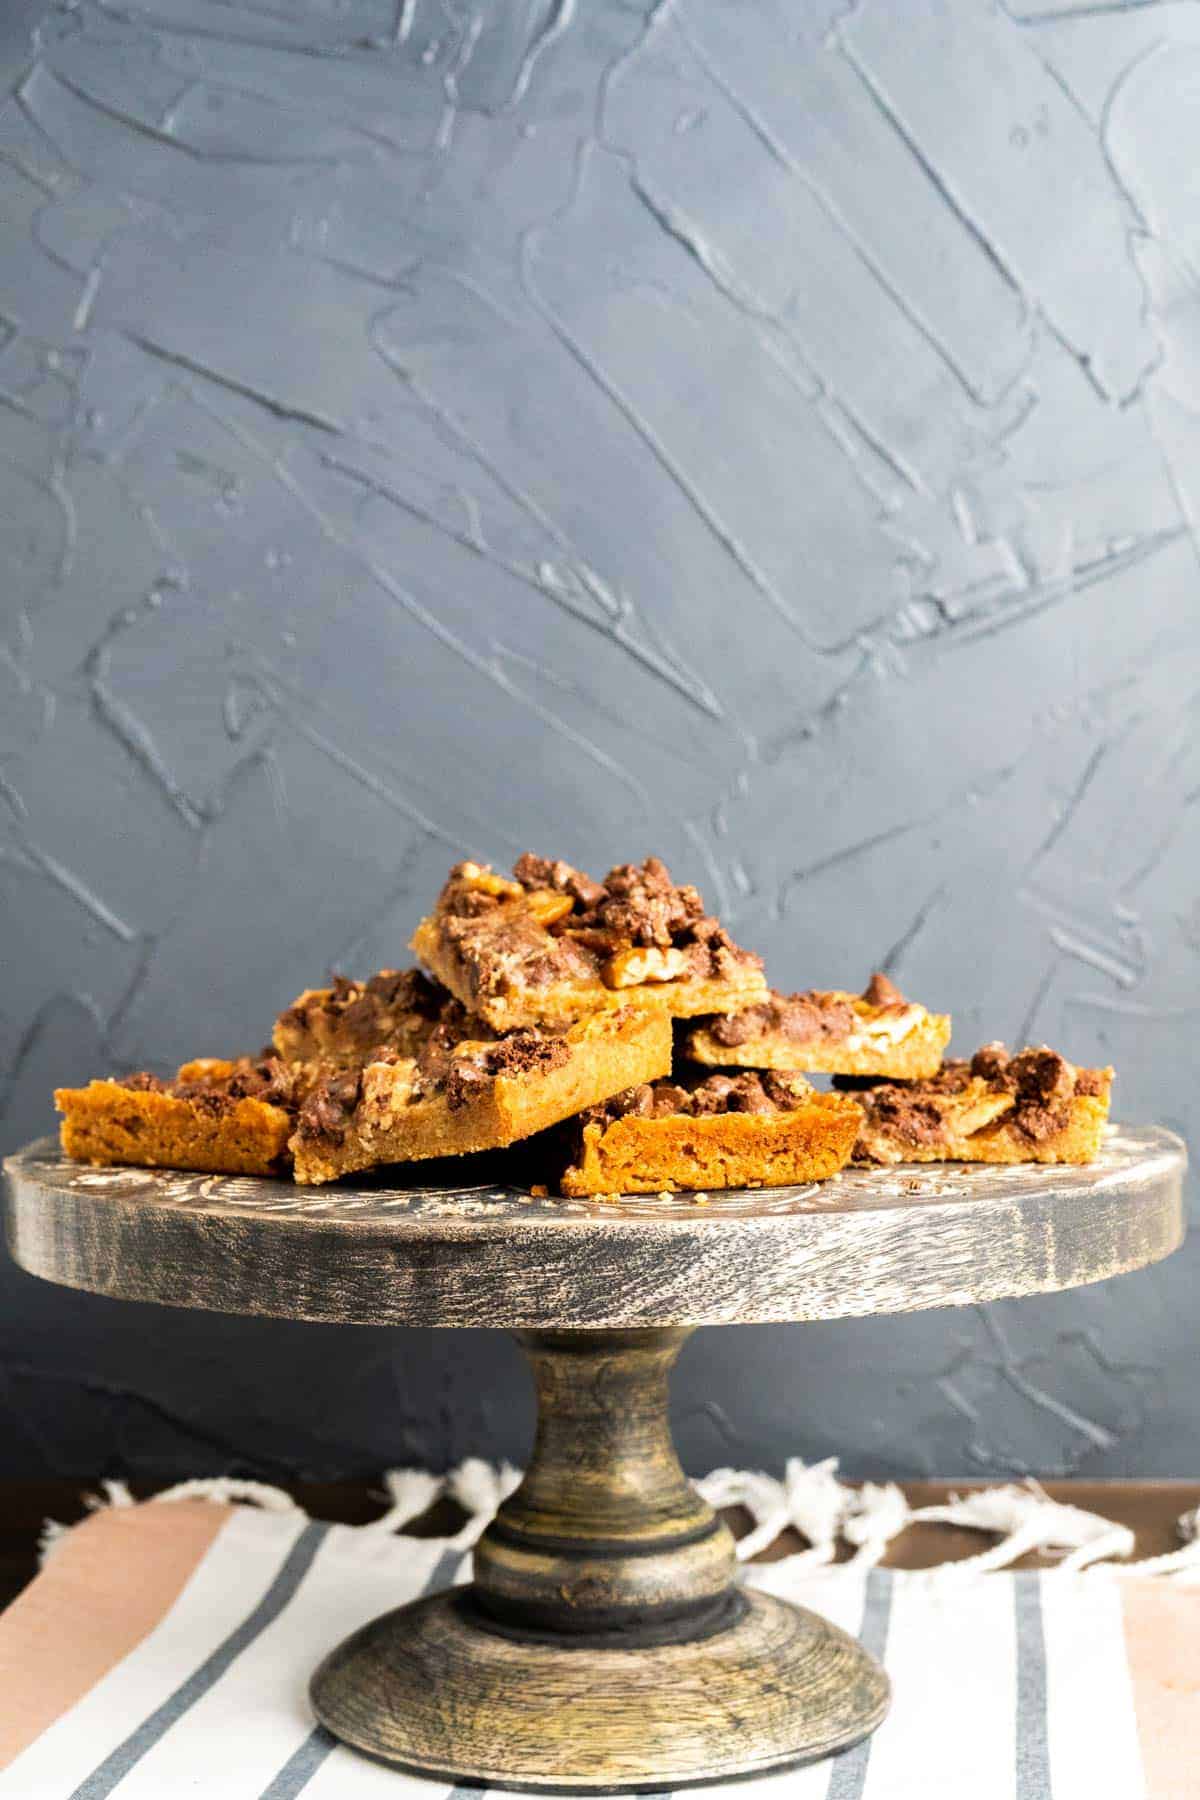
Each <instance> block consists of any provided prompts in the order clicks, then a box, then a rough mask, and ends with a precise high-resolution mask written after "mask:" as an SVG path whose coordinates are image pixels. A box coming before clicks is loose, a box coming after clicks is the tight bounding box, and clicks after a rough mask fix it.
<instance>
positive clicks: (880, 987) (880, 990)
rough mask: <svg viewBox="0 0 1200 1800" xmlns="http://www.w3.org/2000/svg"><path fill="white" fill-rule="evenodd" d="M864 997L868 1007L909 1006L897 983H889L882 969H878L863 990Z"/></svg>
mask: <svg viewBox="0 0 1200 1800" xmlns="http://www.w3.org/2000/svg"><path fill="white" fill-rule="evenodd" d="M862 997H863V999H864V1000H865V1001H866V1002H867V1004H868V1006H906V1005H907V1004H908V1003H907V1001H906V1000H905V998H904V995H903V994H902V993H901V992H900V989H899V988H898V987H897V986H896V984H895V982H894V981H889V980H888V978H887V976H886V975H885V974H883V972H882V970H880V969H876V971H875V973H874V974H873V975H872V977H871V979H870V981H868V983H867V985H866V987H865V988H864V989H863V994H862Z"/></svg>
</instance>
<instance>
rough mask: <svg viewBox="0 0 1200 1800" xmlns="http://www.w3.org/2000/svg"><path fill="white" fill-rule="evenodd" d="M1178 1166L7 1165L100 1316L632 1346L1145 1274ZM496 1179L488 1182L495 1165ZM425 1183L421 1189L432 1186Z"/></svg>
mask: <svg viewBox="0 0 1200 1800" xmlns="http://www.w3.org/2000/svg"><path fill="white" fill-rule="evenodd" d="M1185 1165H1186V1152H1185V1150H1184V1146H1183V1144H1182V1142H1181V1141H1180V1139H1179V1138H1177V1137H1176V1136H1174V1135H1173V1133H1171V1132H1169V1131H1165V1130H1162V1129H1160V1128H1158V1127H1142V1128H1138V1129H1133V1130H1123V1129H1118V1128H1115V1127H1114V1128H1113V1129H1111V1130H1110V1132H1109V1135H1108V1138H1107V1141H1106V1143H1105V1146H1104V1149H1103V1150H1102V1152H1101V1155H1100V1157H1099V1158H1098V1160H1097V1161H1096V1162H1095V1163H1093V1164H1091V1165H1090V1166H1088V1167H1086V1168H1059V1167H1044V1166H1039V1165H1036V1164H1021V1165H1019V1166H1016V1167H1007V1168H1006V1167H985V1166H978V1165H977V1166H968V1165H965V1164H961V1163H953V1164H940V1165H939V1164H933V1165H930V1164H926V1165H920V1166H918V1165H911V1164H910V1165H905V1166H903V1167H899V1168H891V1169H871V1170H868V1169H848V1170H846V1171H844V1172H843V1173H842V1174H841V1175H837V1176H834V1177H833V1178H832V1179H831V1180H829V1181H824V1182H820V1183H815V1184H810V1185H808V1186H805V1187H792V1188H760V1189H745V1190H738V1191H734V1192H724V1193H716V1192H714V1193H713V1194H711V1195H709V1196H706V1197H702V1198H701V1197H697V1196H693V1195H690V1194H677V1195H663V1196H661V1197H659V1196H650V1197H645V1196H642V1197H637V1198H633V1197H630V1198H627V1199H622V1200H620V1201H616V1200H613V1201H610V1202H598V1201H587V1200H575V1201H570V1200H560V1199H546V1198H539V1197H536V1196H534V1195H533V1194H532V1193H531V1192H530V1191H529V1190H528V1189H521V1188H516V1187H513V1186H509V1185H505V1184H504V1183H503V1182H497V1181H495V1180H494V1179H489V1176H488V1169H489V1165H487V1164H486V1163H481V1162H477V1161H476V1160H474V1159H470V1167H471V1169H472V1172H473V1173H475V1174H476V1175H477V1179H476V1180H475V1182H474V1184H473V1185H470V1186H465V1185H463V1174H462V1172H463V1169H464V1166H465V1164H464V1159H459V1161H458V1162H457V1163H456V1164H455V1165H453V1166H452V1167H451V1168H450V1169H449V1170H446V1169H445V1168H444V1167H443V1168H441V1169H435V1168H433V1167H432V1166H431V1165H424V1166H422V1165H409V1166H408V1169H407V1170H406V1171H404V1172H403V1173H404V1174H405V1175H407V1177H408V1179H409V1180H411V1181H413V1182H418V1181H419V1182H421V1183H423V1185H419V1186H417V1185H411V1186H402V1185H396V1182H397V1178H398V1177H400V1176H401V1174H402V1172H401V1171H398V1170H389V1171H386V1172H385V1173H386V1176H387V1181H386V1182H385V1181H384V1180H383V1179H381V1180H379V1181H366V1182H359V1183H356V1184H355V1185H353V1186H350V1185H338V1186H334V1187H330V1188H301V1187H297V1186H295V1185H293V1184H292V1183H290V1182H283V1181H266V1180H261V1179H258V1178H252V1177H244V1176H237V1177H234V1176H222V1175H197V1174H186V1173H180V1172H177V1171H173V1170H155V1169H140V1168H103V1169H96V1168H90V1167H88V1166H86V1165H83V1164H79V1163H74V1162H71V1161H69V1160H67V1159H66V1158H64V1157H63V1155H62V1153H61V1152H60V1150H59V1149H58V1147H57V1145H56V1144H55V1143H54V1142H53V1140H51V1139H49V1138H45V1139H42V1140H41V1141H40V1142H38V1143H36V1144H31V1145H30V1146H28V1148H27V1149H25V1150H23V1151H20V1152H19V1153H18V1154H17V1155H16V1156H13V1157H10V1158H9V1159H8V1160H7V1162H6V1164H5V1168H6V1171H7V1173H8V1177H9V1180H8V1196H7V1214H6V1223H7V1230H8V1241H9V1245H10V1248H11V1250H12V1253H13V1255H14V1257H15V1258H16V1260H17V1262H18V1263H20V1264H21V1266H22V1267H23V1268H25V1269H27V1270H29V1271H30V1272H31V1273H32V1274H35V1275H40V1276H43V1277H45V1278H46V1279H48V1280H51V1281H57V1282H61V1283H64V1284H65V1285H67V1286H71V1287H79V1288H85V1289H88V1290H90V1291H92V1292H97V1293H103V1294H109V1295H113V1296H116V1297H118V1298H124V1299H133V1300H153V1301H159V1302H165V1303H166V1304H168V1305H176V1306H199V1307H208V1308H211V1309H213V1310H216V1311H221V1312H234V1313H252V1314H266V1315H272V1316H276V1317H286V1318H295V1319H313V1320H323V1321H335V1322H341V1323H346V1324H396V1325H447V1326H455V1325H463V1326H466V1325H471V1326H479V1325H489V1326H498V1327H507V1328H515V1327H525V1328H534V1329H539V1328H540V1329H555V1328H558V1329H561V1328H572V1329H618V1328H620V1329H628V1328H635V1327H638V1326H651V1325H689V1324H690V1325H708V1324H737V1323H761V1322H769V1321H772V1320H797V1319H830V1318H848V1317H854V1316H860V1315H864V1314H868V1313H892V1312H905V1311H912V1310H915V1309H918V1308H921V1307H931V1306H953V1305H965V1304H968V1303H973V1302H979V1301H987V1300H994V1299H1000V1298H1012V1297H1016V1296H1020V1295H1025V1294H1034V1293H1044V1292H1048V1291H1051V1290H1054V1289H1060V1288H1067V1287H1074V1286H1078V1285H1080V1284H1081V1283H1084V1282H1089V1281H1099V1280H1103V1279H1105V1278H1106V1277H1108V1276H1112V1275H1118V1274H1121V1273H1124V1272H1125V1271H1127V1270H1130V1269H1135V1268H1140V1267H1142V1266H1143V1265H1144V1264H1146V1263H1150V1262H1155V1261H1157V1260H1158V1259H1159V1258H1161V1257H1163V1256H1167V1255H1169V1254H1170V1252H1171V1251H1172V1250H1174V1249H1176V1248H1177V1247H1178V1245H1179V1243H1180V1242H1181V1241H1182V1237H1183V1230H1184V1219H1183V1203H1182V1179H1183V1171H1184V1168H1185ZM497 1166H499V1167H501V1168H503V1167H504V1166H505V1165H503V1164H501V1165H496V1164H494V1163H493V1164H492V1165H490V1167H491V1170H492V1172H493V1173H494V1171H495V1169H496V1167H497ZM439 1174H440V1175H442V1177H443V1184H442V1185H438V1184H437V1177H438V1175H439Z"/></svg>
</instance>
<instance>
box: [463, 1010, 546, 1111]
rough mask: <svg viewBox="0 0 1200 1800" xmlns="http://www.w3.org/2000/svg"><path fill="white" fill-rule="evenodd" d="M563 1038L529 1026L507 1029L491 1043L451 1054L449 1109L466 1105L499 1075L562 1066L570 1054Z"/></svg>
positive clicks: (537, 1071)
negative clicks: (460, 1053) (512, 1029)
mask: <svg viewBox="0 0 1200 1800" xmlns="http://www.w3.org/2000/svg"><path fill="white" fill-rule="evenodd" d="M569 1054H570V1053H569V1051H568V1049H567V1046H566V1043H565V1041H564V1039H562V1038H561V1037H555V1036H554V1035H553V1034H551V1033H549V1032H544V1031H537V1030H535V1029H533V1028H532V1027H525V1028H523V1029H521V1030H519V1031H510V1032H507V1033H506V1034H505V1036H504V1037H501V1038H497V1040H496V1042H495V1043H494V1044H481V1045H480V1046H479V1048H478V1049H477V1050H471V1051H467V1052H465V1053H464V1054H462V1055H460V1056H455V1057H452V1058H451V1059H450V1060H449V1065H448V1067H447V1069H446V1072H445V1076H444V1081H445V1088H446V1099H447V1101H448V1103H449V1105H450V1108H451V1110H452V1111H457V1110H458V1108H459V1107H461V1106H465V1105H466V1104H467V1102H468V1101H469V1100H471V1099H473V1098H474V1097H475V1095H477V1094H478V1093H479V1092H480V1091H481V1090H482V1089H483V1088H484V1087H486V1085H487V1084H488V1083H489V1082H491V1081H494V1080H495V1079H496V1077H497V1076H498V1075H508V1076H521V1075H534V1074H537V1075H545V1074H548V1073H549V1071H550V1070H551V1069H556V1068H561V1066H562V1065H563V1063H565V1062H566V1061H567V1058H568V1056H569Z"/></svg>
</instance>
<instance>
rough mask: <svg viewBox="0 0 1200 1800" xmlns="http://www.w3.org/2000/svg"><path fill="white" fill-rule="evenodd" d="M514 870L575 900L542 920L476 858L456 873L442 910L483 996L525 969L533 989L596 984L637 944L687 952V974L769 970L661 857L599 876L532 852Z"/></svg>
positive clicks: (530, 888) (532, 889) (524, 882)
mask: <svg viewBox="0 0 1200 1800" xmlns="http://www.w3.org/2000/svg"><path fill="white" fill-rule="evenodd" d="M513 875H514V876H515V878H516V880H517V882H519V883H520V885H521V887H522V888H523V889H524V890H525V892H526V893H532V894H536V893H539V892H541V893H545V892H546V891H547V890H549V891H552V892H554V893H559V894H563V895H566V896H567V897H568V898H569V899H570V900H571V901H573V902H574V904H573V906H572V907H571V909H570V910H569V911H566V912H564V913H563V914H562V915H561V916H559V917H553V918H552V919H551V920H550V922H549V923H548V924H546V925H543V924H541V923H540V922H539V921H538V920H537V918H536V917H534V918H530V917H529V916H528V915H527V914H526V913H525V912H524V911H523V910H522V909H521V907H520V906H514V904H513V895H512V893H511V892H509V891H505V888H504V883H503V882H502V881H501V880H499V879H498V878H497V877H495V876H494V875H493V874H492V873H491V871H490V870H487V869H484V868H482V867H481V865H479V864H476V863H460V864H458V865H457V866H456V867H455V868H454V869H452V870H451V872H450V878H449V880H448V881H447V883H446V886H445V888H444V889H443V891H442V896H441V899H440V900H439V902H438V911H439V914H440V915H441V919H442V928H443V931H444V933H445V935H446V937H447V939H448V941H449V942H450V943H451V944H452V945H454V946H456V947H457V949H458V950H459V952H460V955H461V956H462V957H463V959H464V963H465V972H466V974H467V978H468V980H469V981H470V982H471V984H472V994H473V996H474V997H476V998H478V997H480V996H483V995H485V994H487V995H491V994H497V993H502V992H503V991H505V987H506V985H507V984H508V983H510V982H511V980H512V978H513V976H514V975H515V973H516V972H517V970H518V968H519V971H520V976H521V979H522V980H523V981H525V982H527V983H529V984H531V985H549V984H550V983H552V982H555V981H571V980H593V981H594V980H595V979H596V978H597V976H598V975H599V973H600V971H601V969H602V968H603V966H604V965H605V964H606V963H607V962H608V961H609V960H610V958H612V957H613V956H615V955H617V954H618V953H619V952H620V951H622V950H627V949H629V948H631V947H632V948H638V949H641V948H645V949H658V950H669V949H675V950H680V951H682V952H683V954H684V957H685V968H684V971H683V972H684V973H685V974H688V975H694V976H709V975H712V976H717V977H719V978H727V977H731V976H734V975H737V974H739V973H744V972H745V970H746V969H747V968H758V967H759V966H760V958H758V957H756V956H751V955H750V954H749V953H748V952H747V951H744V950H740V949H739V948H738V946H737V945H736V944H735V943H734V942H733V940H732V938H731V937H730V936H729V934H728V932H727V931H726V930H725V928H724V926H723V925H722V924H721V922H720V920H718V919H715V918H713V917H712V916H711V915H710V914H708V913H706V912H705V910H704V902H703V900H702V899H701V898H700V895H699V894H698V893H697V891H696V889H695V888H694V887H690V886H686V885H685V886H678V885H677V884H676V883H675V882H673V881H672V880H671V875H670V871H669V870H668V869H667V867H666V865H665V864H664V863H663V862H661V861H660V860H659V858H658V857H656V856H648V857H647V858H646V860H645V862H642V863H619V864H618V865H617V866H616V867H615V868H613V869H610V870H609V872H608V874H607V875H606V876H605V878H604V880H603V881H602V882H600V881H594V880H593V879H592V877H591V876H590V875H586V874H584V873H583V872H582V871H581V870H579V869H575V868H573V867H572V866H571V864H570V863H566V862H561V861H552V860H551V859H550V858H549V857H545V856H535V855H534V854H533V853H532V852H531V851H526V853H525V854H524V855H523V856H520V857H518V859H517V861H516V863H515V864H514V865H513ZM494 888H498V889H500V891H499V892H495V891H493V889H494Z"/></svg>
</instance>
